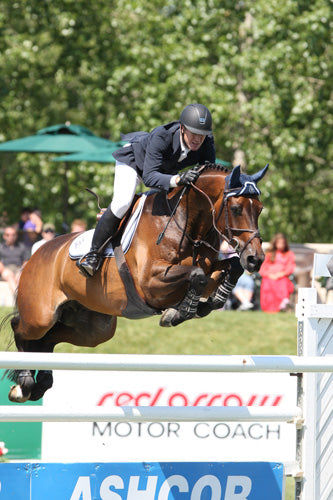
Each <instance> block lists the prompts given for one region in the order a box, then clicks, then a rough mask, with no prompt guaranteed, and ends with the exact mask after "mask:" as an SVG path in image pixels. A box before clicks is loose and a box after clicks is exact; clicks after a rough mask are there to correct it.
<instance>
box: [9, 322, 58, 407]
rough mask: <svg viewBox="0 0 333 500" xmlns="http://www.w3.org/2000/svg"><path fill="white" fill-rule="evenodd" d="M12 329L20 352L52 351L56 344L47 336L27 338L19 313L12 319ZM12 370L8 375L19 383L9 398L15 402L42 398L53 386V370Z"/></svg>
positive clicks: (13, 387)
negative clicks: (33, 338)
mask: <svg viewBox="0 0 333 500" xmlns="http://www.w3.org/2000/svg"><path fill="white" fill-rule="evenodd" d="M11 326H12V330H13V332H14V339H15V344H16V347H17V350H18V351H19V352H52V351H53V348H54V344H51V343H49V342H48V340H47V338H46V337H45V336H44V337H41V338H39V339H36V340H26V339H25V338H24V337H23V335H22V334H21V333H19V328H20V318H19V315H17V316H14V318H13V319H12V321H11ZM35 375H36V370H10V371H9V372H8V374H7V377H8V378H9V379H10V380H12V381H14V382H15V383H16V384H17V385H15V386H12V387H11V389H10V391H9V394H8V398H9V400H10V401H13V402H15V403H24V402H25V401H28V400H29V399H30V400H32V401H35V400H37V399H40V397H42V395H43V394H44V392H45V391H46V390H47V389H49V388H50V387H52V383H53V377H52V371H50V370H40V371H39V372H38V373H37V376H36V380H35Z"/></svg>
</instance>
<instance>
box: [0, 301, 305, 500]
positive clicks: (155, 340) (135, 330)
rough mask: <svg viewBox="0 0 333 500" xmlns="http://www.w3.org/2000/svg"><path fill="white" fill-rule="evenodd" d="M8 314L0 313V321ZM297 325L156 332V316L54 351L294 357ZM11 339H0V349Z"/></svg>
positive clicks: (233, 323) (226, 320) (280, 319)
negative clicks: (98, 341) (98, 340)
mask: <svg viewBox="0 0 333 500" xmlns="http://www.w3.org/2000/svg"><path fill="white" fill-rule="evenodd" d="M9 311H10V309H8V308H0V320H1V317H3V316H4V315H5V314H7V313H8V312H9ZM296 329H297V320H296V318H295V316H294V314H290V313H285V314H282V313H280V314H267V313H263V312H259V311H255V312H253V311H249V312H237V311H216V312H214V313H212V314H210V315H209V316H208V317H207V318H204V319H195V320H191V321H188V322H185V323H183V324H182V325H179V326H177V327H176V328H161V327H159V317H158V316H155V317H152V318H148V319H143V320H136V321H131V320H127V319H123V318H119V319H118V326H117V330H116V334H115V336H114V338H113V339H111V340H109V341H108V342H105V343H104V344H102V345H100V346H98V347H96V348H94V349H92V348H83V347H76V346H72V345H70V344H59V345H58V346H57V347H56V349H55V350H56V352H93V353H119V354H126V353H127V354H261V355H262V354H272V355H274V354H277V355H278V354H296V352H297V334H296ZM10 337H11V334H10V328H8V327H7V328H6V331H4V332H3V333H2V334H1V336H0V350H5V349H6V347H7V345H8V341H9V339H10ZM293 498H294V480H293V479H292V478H287V491H286V500H293Z"/></svg>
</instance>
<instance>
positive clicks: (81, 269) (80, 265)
mask: <svg viewBox="0 0 333 500" xmlns="http://www.w3.org/2000/svg"><path fill="white" fill-rule="evenodd" d="M91 253H97V252H95V251H93V252H92V251H90V252H88V253H86V254H85V255H82V257H81V258H80V259H78V260H77V261H76V263H75V265H76V266H77V267H78V268H79V272H80V274H82V275H83V276H84V277H85V278H92V277H93V276H94V275H95V273H96V272H97V271H98V269H99V268H100V267H101V264H102V262H103V257H102V256H101V255H99V254H97V255H99V262H98V264H97V266H96V268H95V271H94V274H89V273H88V271H87V270H86V269H85V267H84V266H83V264H84V262H85V260H86V258H87V257H88V256H89V254H91Z"/></svg>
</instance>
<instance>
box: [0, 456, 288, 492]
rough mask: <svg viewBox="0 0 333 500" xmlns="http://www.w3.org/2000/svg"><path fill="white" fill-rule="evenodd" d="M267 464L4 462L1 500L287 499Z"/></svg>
mask: <svg viewBox="0 0 333 500" xmlns="http://www.w3.org/2000/svg"><path fill="white" fill-rule="evenodd" d="M282 491H283V465H282V464H281V463H266V462H221V463H219V462H212V463H209V462H168V463H158V462H152V463H77V464H54V463H43V464H37V463H36V464H22V463H21V464H18V463H16V464H12V463H8V464H7V463H2V464H0V499H1V500H14V499H15V500H45V499H47V500H59V499H60V498H61V500H267V499H269V500H282V498H283V495H282Z"/></svg>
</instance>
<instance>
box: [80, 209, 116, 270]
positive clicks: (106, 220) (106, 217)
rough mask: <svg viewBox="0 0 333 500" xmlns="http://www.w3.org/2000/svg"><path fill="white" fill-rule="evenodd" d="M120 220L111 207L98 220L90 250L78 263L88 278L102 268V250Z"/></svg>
mask: <svg viewBox="0 0 333 500" xmlns="http://www.w3.org/2000/svg"><path fill="white" fill-rule="evenodd" d="M120 221H121V219H119V217H116V216H115V215H114V213H112V211H111V209H110V207H108V208H107V209H106V211H105V212H104V214H103V216H102V217H101V218H100V220H99V221H98V224H97V226H96V229H95V231H94V235H93V239H92V243H91V249H90V252H88V253H87V254H86V255H84V256H83V257H82V258H81V259H80V260H78V261H77V263H76V265H77V266H78V268H79V269H80V271H81V273H82V274H83V275H84V276H85V277H86V278H89V277H91V276H94V274H95V273H96V271H98V269H99V268H100V266H101V264H102V261H103V257H102V250H103V248H104V244H105V243H106V241H107V240H109V239H110V238H111V237H112V236H113V235H114V234H115V232H116V231H117V229H118V227H119V224H120Z"/></svg>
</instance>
